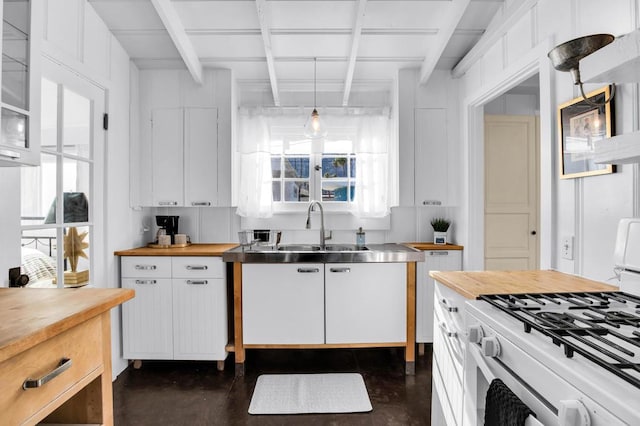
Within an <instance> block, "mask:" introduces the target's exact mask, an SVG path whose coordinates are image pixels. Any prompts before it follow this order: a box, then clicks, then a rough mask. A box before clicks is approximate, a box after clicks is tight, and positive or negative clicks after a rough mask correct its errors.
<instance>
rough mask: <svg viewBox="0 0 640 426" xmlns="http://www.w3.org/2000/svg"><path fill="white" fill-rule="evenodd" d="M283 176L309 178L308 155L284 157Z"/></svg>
mask: <svg viewBox="0 0 640 426" xmlns="http://www.w3.org/2000/svg"><path fill="white" fill-rule="evenodd" d="M284 177H287V178H305V179H306V178H309V157H285V159H284Z"/></svg>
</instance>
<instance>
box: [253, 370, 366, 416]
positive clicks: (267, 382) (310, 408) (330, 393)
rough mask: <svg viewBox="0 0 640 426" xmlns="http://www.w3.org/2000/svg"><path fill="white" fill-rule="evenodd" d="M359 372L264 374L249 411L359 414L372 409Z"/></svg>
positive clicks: (257, 385)
mask: <svg viewBox="0 0 640 426" xmlns="http://www.w3.org/2000/svg"><path fill="white" fill-rule="evenodd" d="M371 410H372V407H371V401H369V394H368V393H367V388H366V387H365V385H364V380H363V379H362V376H361V375H360V374H358V373H329V374H263V375H262V376H260V377H258V381H257V383H256V387H255V389H254V390H253V397H251V404H250V405H249V414H306V413H357V412H367V411H371Z"/></svg>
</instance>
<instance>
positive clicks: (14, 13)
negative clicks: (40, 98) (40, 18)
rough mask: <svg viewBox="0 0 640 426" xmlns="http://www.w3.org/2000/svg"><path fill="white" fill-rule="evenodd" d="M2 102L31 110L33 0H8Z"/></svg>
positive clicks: (4, 20)
mask: <svg viewBox="0 0 640 426" xmlns="http://www.w3.org/2000/svg"><path fill="white" fill-rule="evenodd" d="M3 4H4V6H3V11H2V13H3V16H2V18H3V20H2V102H4V103H8V104H10V105H13V106H16V107H18V108H21V109H24V110H27V109H29V89H28V81H29V18H30V16H29V15H30V13H29V9H30V8H29V1H27V0H18V1H6V0H5V1H4V2H3Z"/></svg>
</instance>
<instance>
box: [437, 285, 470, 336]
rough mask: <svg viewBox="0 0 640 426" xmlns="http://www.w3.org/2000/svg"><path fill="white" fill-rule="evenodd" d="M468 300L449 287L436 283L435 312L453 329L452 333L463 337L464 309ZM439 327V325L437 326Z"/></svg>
mask: <svg viewBox="0 0 640 426" xmlns="http://www.w3.org/2000/svg"><path fill="white" fill-rule="evenodd" d="M466 301H467V299H466V298H465V297H464V296H462V295H461V294H459V293H456V292H455V291H453V290H451V289H450V288H449V287H447V286H445V285H443V284H440V283H439V282H437V281H436V282H435V284H434V301H433V304H434V308H433V309H434V311H437V312H438V313H439V314H440V317H441V318H442V319H443V320H444V321H445V322H447V324H448V325H449V326H450V327H451V328H452V330H451V331H455V332H457V333H458V334H459V335H462V334H463V333H464V331H465V327H464V309H465V305H464V304H465V302H466ZM436 326H437V325H436Z"/></svg>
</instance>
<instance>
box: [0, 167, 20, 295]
mask: <svg viewBox="0 0 640 426" xmlns="http://www.w3.org/2000/svg"><path fill="white" fill-rule="evenodd" d="M0 199H2V208H0V287H8V286H9V271H8V270H9V268H15V267H17V266H20V168H19V167H0Z"/></svg>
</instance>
